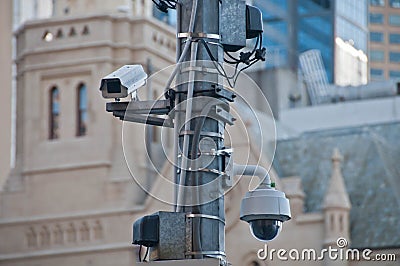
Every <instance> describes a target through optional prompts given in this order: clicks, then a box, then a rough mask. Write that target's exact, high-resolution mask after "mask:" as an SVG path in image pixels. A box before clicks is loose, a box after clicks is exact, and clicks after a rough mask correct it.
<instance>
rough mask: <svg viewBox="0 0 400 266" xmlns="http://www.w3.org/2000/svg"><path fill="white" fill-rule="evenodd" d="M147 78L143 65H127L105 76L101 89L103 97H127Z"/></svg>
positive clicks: (144, 82)
mask: <svg viewBox="0 0 400 266" xmlns="http://www.w3.org/2000/svg"><path fill="white" fill-rule="evenodd" d="M146 79H147V74H146V72H144V70H143V67H142V66H141V65H126V66H123V67H121V68H120V69H118V70H117V71H114V72H113V73H111V74H109V75H108V76H106V77H104V78H103V79H102V80H101V85H100V90H101V92H102V95H103V98H115V99H117V98H118V99H119V98H125V97H127V96H128V95H129V94H131V93H133V92H135V91H136V90H137V89H138V88H140V87H142V86H143V85H144V84H146Z"/></svg>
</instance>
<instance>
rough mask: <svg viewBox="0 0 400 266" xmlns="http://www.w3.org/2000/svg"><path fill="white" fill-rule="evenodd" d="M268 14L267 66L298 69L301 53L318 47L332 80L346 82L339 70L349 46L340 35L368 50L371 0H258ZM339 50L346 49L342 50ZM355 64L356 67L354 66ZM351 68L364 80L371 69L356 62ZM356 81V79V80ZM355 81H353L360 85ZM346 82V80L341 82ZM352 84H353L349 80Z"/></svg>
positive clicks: (265, 26) (360, 51)
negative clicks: (344, 44) (340, 41)
mask: <svg viewBox="0 0 400 266" xmlns="http://www.w3.org/2000/svg"><path fill="white" fill-rule="evenodd" d="M254 3H255V4H256V5H257V6H258V7H259V8H260V9H261V10H262V12H263V18H264V39H263V40H264V44H265V45H266V46H267V47H268V50H269V60H267V61H266V66H267V67H282V66H288V67H289V68H291V69H294V70H295V71H297V67H298V57H299V54H300V53H302V52H305V51H307V50H310V49H317V50H319V51H320V52H321V54H322V61H323V64H324V66H325V69H326V73H327V78H328V82H329V83H333V82H334V83H342V82H343V81H342V80H343V78H342V77H341V76H340V75H341V74H342V72H341V71H338V70H336V67H339V65H340V62H342V60H343V52H345V51H348V50H349V49H350V48H349V47H343V45H340V44H339V45H338V44H337V39H341V40H342V41H343V42H346V43H348V45H349V46H352V47H353V49H354V50H356V51H359V52H358V53H360V54H367V47H368V23H367V21H368V20H367V12H368V3H367V1H366V0H363V1H351V0H349V1H347V0H343V1H330V0H318V1H310V0H295V1H292V0H282V1H281V0H276V1H274V0H269V1H263V0H260V1H259V0H255V1H254ZM335 50H344V51H340V52H339V53H340V54H339V53H338V52H337V51H335ZM348 56H349V57H350V56H352V57H354V59H353V60H358V61H359V64H365V65H366V63H367V62H366V60H365V59H364V58H362V59H361V58H359V56H358V54H356V55H354V53H350V54H349V55H348ZM354 66H355V67H354ZM347 72H350V73H351V74H352V76H354V77H357V78H358V79H359V80H360V81H361V80H362V81H363V82H364V80H366V79H367V72H366V71H364V70H363V68H362V67H358V66H357V65H354V64H353V67H349V68H348V69H347ZM353 83H354V82H353ZM359 84H362V82H359V83H358V84H352V85H359ZM340 85H342V84H340ZM345 85H350V84H345Z"/></svg>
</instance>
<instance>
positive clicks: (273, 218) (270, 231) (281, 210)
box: [240, 187, 291, 242]
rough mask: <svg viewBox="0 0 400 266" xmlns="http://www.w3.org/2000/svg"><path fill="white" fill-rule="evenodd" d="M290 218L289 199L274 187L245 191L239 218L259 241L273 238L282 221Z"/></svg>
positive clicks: (277, 232)
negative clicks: (248, 226)
mask: <svg viewBox="0 0 400 266" xmlns="http://www.w3.org/2000/svg"><path fill="white" fill-rule="evenodd" d="M290 218H291V214H290V205H289V200H288V199H287V198H286V196H285V193H283V192H281V191H278V190H275V189H274V188H271V187H265V188H257V189H256V190H254V191H249V192H247V193H246V196H245V197H244V199H243V200H242V206H241V209H240V219H241V220H243V221H246V222H248V223H249V225H250V231H251V233H252V235H253V236H254V237H255V238H256V239H257V240H259V241H263V242H267V241H271V240H273V239H275V238H276V237H277V236H278V234H279V232H280V231H281V230H282V224H283V222H285V221H287V220H290Z"/></svg>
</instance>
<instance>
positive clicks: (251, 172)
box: [233, 163, 272, 187]
mask: <svg viewBox="0 0 400 266" xmlns="http://www.w3.org/2000/svg"><path fill="white" fill-rule="evenodd" d="M233 173H234V175H245V176H257V177H258V178H259V179H260V187H264V186H266V187H271V184H272V183H271V178H270V176H269V174H268V170H267V169H265V168H264V167H262V166H259V165H241V164H236V163H235V164H233Z"/></svg>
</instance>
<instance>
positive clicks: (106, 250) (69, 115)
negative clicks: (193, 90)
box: [0, 1, 399, 266]
mask: <svg viewBox="0 0 400 266" xmlns="http://www.w3.org/2000/svg"><path fill="white" fill-rule="evenodd" d="M78 2H79V3H80V4H82V3H83V2H85V1H59V2H57V1H56V4H57V3H58V4H60V5H59V6H56V10H61V11H63V10H64V11H65V8H67V7H65V6H63V5H64V4H66V3H76V4H78ZM92 2H93V3H92ZM103 2H104V1H102V3H103ZM121 2H123V1H121ZM137 2H138V3H140V2H141V1H135V2H134V3H136V4H137ZM148 2H150V1H148ZM85 3H87V4H88V5H87V6H86V5H82V6H79V7H78V6H76V9H75V7H74V6H68V8H69V13H68V14H65V13H64V14H63V15H59V16H55V17H53V18H50V19H46V20H39V21H32V22H28V23H26V24H25V25H24V26H23V27H21V28H20V29H19V30H18V32H17V33H16V36H17V62H16V63H17V102H18V105H17V136H16V138H17V147H16V166H15V168H14V169H13V171H12V173H11V174H10V176H9V177H8V179H7V182H6V185H5V186H4V188H3V191H2V192H1V194H0V238H1V240H2V241H0V265H7V266H17V265H18V266H20V265H21V266H22V265H24V266H36V265H41V266H50V265H51V266H53V265H59V266H63V265H77V266H84V265H85V266H86V265H99V266H102V265H104V266H106V265H121V266H123V265H124V266H125V265H126V266H128V265H135V264H136V262H137V260H138V257H137V253H138V249H137V247H134V246H132V245H131V235H132V234H131V233H132V232H131V226H132V222H133V221H134V220H135V219H136V218H138V217H140V216H143V215H145V214H149V213H153V212H156V211H158V210H171V206H169V205H167V204H165V203H163V202H161V201H158V200H156V199H154V198H153V197H151V196H147V195H146V194H145V193H144V192H143V190H142V189H141V188H140V187H139V186H138V185H137V184H136V183H135V182H133V181H132V177H131V172H130V171H134V172H135V173H139V175H138V176H139V177H140V178H142V179H143V180H146V178H148V177H149V168H148V165H147V162H146V160H147V158H146V156H145V151H144V149H143V147H141V146H139V145H137V146H133V147H132V149H133V150H132V151H131V152H132V153H133V154H134V155H135V166H134V167H135V169H128V167H127V166H126V162H125V160H124V154H123V149H122V145H123V139H122V137H121V136H122V131H123V127H122V123H121V122H120V121H119V120H118V119H116V118H114V117H112V116H111V114H108V113H106V112H105V101H104V99H102V98H101V95H100V92H99V90H98V87H99V82H100V80H101V78H102V77H103V76H105V75H106V74H108V73H110V72H112V71H113V70H114V69H116V68H118V67H119V66H121V65H124V64H142V65H144V66H147V65H148V63H149V59H150V61H151V64H152V65H153V66H154V67H155V68H156V69H163V68H165V67H167V66H169V65H170V64H172V63H173V62H174V61H175V35H176V33H175V31H174V30H173V29H172V28H170V27H168V26H167V25H165V24H164V23H161V22H159V21H157V20H155V19H154V18H152V17H151V16H149V14H151V12H150V11H149V9H148V8H151V5H147V4H146V5H144V6H140V8H141V9H140V10H142V11H143V12H142V11H141V12H142V13H141V14H142V15H140V16H139V15H138V14H139V13H135V12H136V11H133V12H132V13H133V14H137V15H136V16H129V15H127V14H120V13H119V12H116V13H113V12H111V13H112V14H108V15H105V14H104V12H105V11H107V10H108V7H107V5H105V6H104V7H107V8H106V10H102V9H101V10H100V11H99V12H93V9H92V8H90V12H89V10H88V12H87V14H86V12H83V11H84V10H85V8H86V7H88V6H90V5H89V4H90V3H92V4H95V1H86V2H85ZM94 6H95V7H97V6H98V5H94ZM134 6H135V5H134ZM74 10H77V13H73V11H74ZM134 10H136V9H134ZM166 78H167V75H165V76H162V75H161V76H159V78H158V79H155V80H154V82H152V86H153V88H154V91H155V93H154V94H153V95H150V97H157V96H159V95H161V94H162V89H163V84H164V81H165V79H166ZM262 118H263V119H265V120H264V121H270V120H271V119H273V118H272V117H270V116H268V115H263V116H262ZM246 123H247V124H246ZM249 123H251V121H245V123H244V124H240V123H239V124H238V125H236V126H235V127H233V128H232V129H231V133H232V136H233V140H232V143H234V144H235V145H236V146H235V147H234V148H235V154H237V155H238V156H237V157H238V159H240V158H241V156H240V155H243V154H249V162H250V163H252V162H253V163H255V162H257V161H258V160H259V159H260V158H259V156H257V154H259V153H260V151H258V150H257V145H254V143H256V141H257V140H256V137H255V136H256V135H255V134H252V132H250V133H248V132H246V126H248V127H250V126H249ZM132 129H133V130H132V131H130V132H132V134H133V136H131V137H132V138H134V139H143V138H144V131H143V127H142V126H140V125H132ZM246 134H250V136H249V137H248V138H247V137H244V136H246ZM157 141H158V140H157V138H155V139H154V143H153V144H154V146H157V145H158V146H159V143H158V142H157ZM330 152H332V151H330ZM321 160H322V159H321ZM331 160H332V162H331V163H332V167H331V168H329V169H330V171H331V175H330V179H329V180H330V181H329V182H328V183H329V184H328V185H326V187H327V190H326V193H325V195H324V199H323V209H322V210H319V211H315V212H306V211H305V203H306V201H307V197H308V195H306V193H305V191H304V189H303V187H304V186H307V185H308V184H307V183H302V178H300V177H296V176H292V177H286V176H278V173H277V172H275V170H274V169H272V170H271V175H272V178H273V179H274V180H276V182H277V185H278V188H279V189H282V190H283V191H285V193H286V195H287V196H288V197H289V199H290V203H291V208H292V215H293V219H292V220H291V221H289V222H287V223H285V224H284V230H283V231H282V233H281V235H280V236H279V237H278V239H276V240H275V241H273V242H271V243H269V244H268V247H269V248H274V249H280V248H285V249H287V250H289V249H294V248H297V249H299V250H301V249H304V248H315V249H316V250H321V249H322V248H324V247H327V246H330V245H333V246H334V245H336V240H337V239H338V238H339V237H344V238H346V239H347V240H348V241H350V242H351V234H350V219H349V214H350V212H351V210H352V209H351V202H350V200H349V195H348V192H347V191H346V188H345V183H344V181H343V176H342V174H341V161H342V160H344V159H342V158H341V155H340V152H339V151H338V150H335V152H334V153H333V156H332V158H331ZM267 161H268V160H267V159H265V158H261V162H262V163H265V162H267ZM324 163H325V164H326V163H328V164H329V163H330V158H327V159H326V160H325V161H324ZM265 166H267V165H265ZM159 168H160V174H162V175H163V176H169V177H171V173H172V168H171V164H169V163H164V164H162V167H159ZM150 172H151V169H150ZM153 174H154V175H155V179H154V182H152V183H151V184H149V187H148V188H149V189H150V191H151V194H152V195H160V196H161V197H163V198H170V199H172V198H173V191H170V190H166V189H164V187H163V186H162V183H161V182H160V180H161V179H160V178H157V175H156V174H155V173H153ZM248 183H249V182H248V180H246V179H241V180H240V181H239V182H238V184H237V185H236V186H235V187H234V188H233V189H232V190H231V191H230V192H229V193H228V194H227V195H226V197H227V200H226V220H227V221H226V232H227V236H226V252H227V257H228V260H229V261H230V262H232V263H233V265H245V266H247V265H249V266H251V265H256V266H257V265H276V266H278V265H287V264H289V265H299V264H304V265H343V266H345V265H349V266H353V265H376V264H374V263H373V262H365V261H362V262H355V261H353V262H347V261H341V260H336V261H329V260H325V261H307V262H298V261H289V262H287V261H280V260H278V259H274V260H273V261H270V260H266V261H264V260H260V259H259V258H258V254H257V253H259V252H258V251H259V250H260V249H261V248H264V245H263V244H262V243H260V242H257V241H256V240H255V239H253V238H252V236H251V235H250V232H249V229H248V225H247V224H246V223H244V222H241V221H240V220H239V205H240V201H241V198H242V197H243V195H244V193H245V192H246V191H247V189H248ZM350 198H351V197H350ZM386 252H394V253H396V254H397V258H398V256H399V250H398V249H397V250H394V251H391V250H386ZM398 260H399V259H398ZM397 263H398V262H397ZM383 265H398V264H396V262H394V263H393V262H391V264H383Z"/></svg>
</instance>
